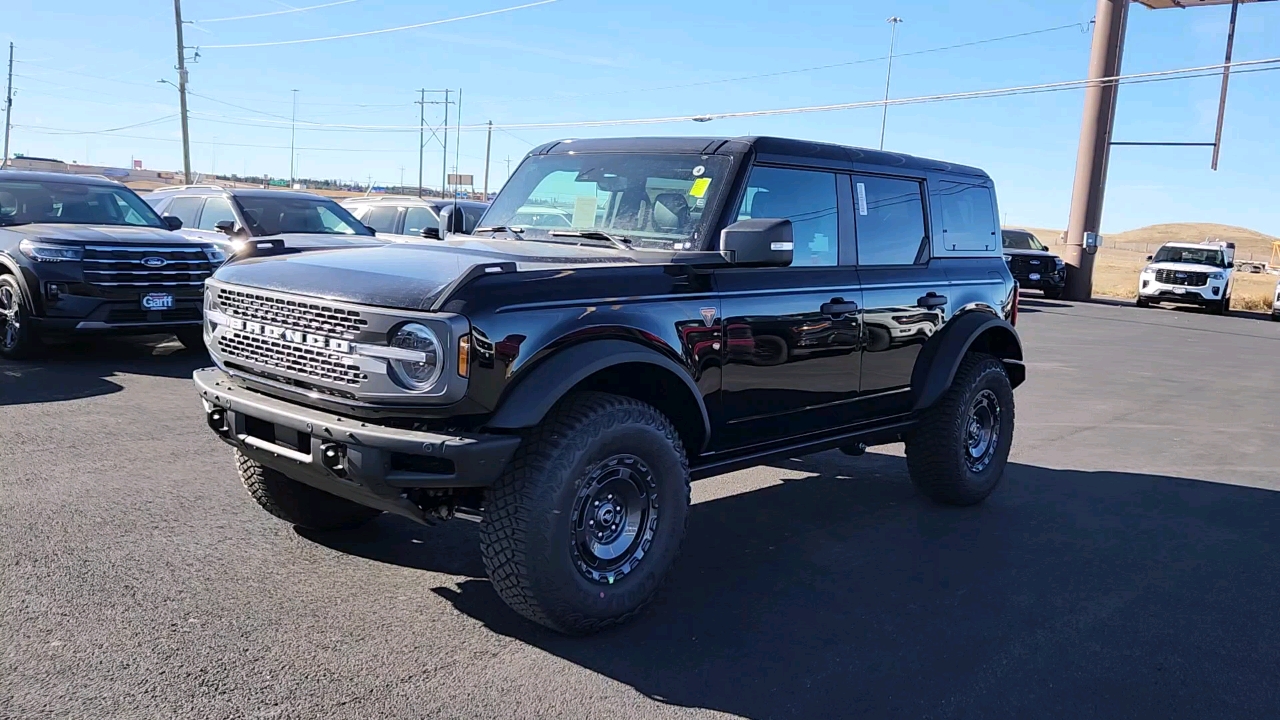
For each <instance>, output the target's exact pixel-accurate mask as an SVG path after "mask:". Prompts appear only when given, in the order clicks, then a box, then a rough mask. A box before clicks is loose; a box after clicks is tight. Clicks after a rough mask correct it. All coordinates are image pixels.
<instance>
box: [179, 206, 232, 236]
mask: <svg viewBox="0 0 1280 720" xmlns="http://www.w3.org/2000/svg"><path fill="white" fill-rule="evenodd" d="M223 220H230V221H231V222H233V223H234V222H235V221H236V215H235V213H234V212H232V211H231V203H229V202H227V200H226V198H209V199H208V200H205V201H204V212H202V213H200V229H201V230H217V229H218V227H217V225H218V223H220V222H222V221H223ZM183 224H184V225H185V224H186V223H183Z"/></svg>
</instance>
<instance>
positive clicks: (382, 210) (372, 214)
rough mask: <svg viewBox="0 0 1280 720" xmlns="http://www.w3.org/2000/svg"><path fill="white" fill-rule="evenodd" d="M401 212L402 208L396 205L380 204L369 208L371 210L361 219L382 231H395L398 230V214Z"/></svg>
mask: <svg viewBox="0 0 1280 720" xmlns="http://www.w3.org/2000/svg"><path fill="white" fill-rule="evenodd" d="M399 212H400V208H398V207H396V206H394V205H378V206H377V207H371V208H369V212H368V213H366V214H365V215H364V216H363V217H361V218H360V220H361V221H362V222H364V224H365V225H368V226H369V227H371V228H373V229H374V230H377V231H378V232H380V233H393V232H395V231H396V214H398V213H399Z"/></svg>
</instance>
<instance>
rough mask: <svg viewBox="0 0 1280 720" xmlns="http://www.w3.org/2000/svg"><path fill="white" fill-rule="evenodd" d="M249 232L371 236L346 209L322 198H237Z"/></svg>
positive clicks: (260, 234)
mask: <svg viewBox="0 0 1280 720" xmlns="http://www.w3.org/2000/svg"><path fill="white" fill-rule="evenodd" d="M236 204H237V205H239V206H240V212H241V214H243V215H244V219H245V222H246V223H248V224H249V230H250V232H252V233H253V234H254V235H255V236H262V235H279V234H281V233H303V234H308V235H372V234H373V233H372V232H370V231H369V228H367V227H365V226H364V225H363V224H361V223H360V221H359V220H356V219H355V217H354V216H352V215H351V213H350V212H348V211H347V209H346V208H344V207H342V206H341V205H339V204H338V203H336V202H334V201H332V200H326V199H325V198H321V197H317V198H301V197H289V196H281V197H271V196H270V195H262V196H251V197H236Z"/></svg>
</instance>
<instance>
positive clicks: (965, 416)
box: [906, 353, 1013, 505]
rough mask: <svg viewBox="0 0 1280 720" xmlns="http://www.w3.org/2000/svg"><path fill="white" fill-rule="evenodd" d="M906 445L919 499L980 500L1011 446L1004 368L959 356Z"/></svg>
mask: <svg viewBox="0 0 1280 720" xmlns="http://www.w3.org/2000/svg"><path fill="white" fill-rule="evenodd" d="M906 441H907V442H906V446H907V447H906V450H907V453H906V454H907V470H908V471H909V472H910V474H911V482H913V483H914V484H915V486H916V488H917V489H918V490H919V491H920V492H921V493H922V494H924V496H925V497H927V498H929V499H930V500H933V501H934V502H938V503H942V504H944V505H973V504H976V503H979V502H982V501H983V500H984V499H986V497H987V496H988V495H990V494H991V492H992V491H993V490H995V488H996V485H998V484H999V483H1000V478H1001V477H1003V475H1004V468H1005V464H1006V463H1007V462H1008V460H1009V448H1010V447H1012V445H1013V388H1012V386H1011V385H1010V383H1009V376H1008V374H1007V373H1006V372H1005V369H1004V363H1002V362H1000V360H998V359H997V358H994V357H991V356H990V355H983V354H980V353H969V354H967V355H965V357H964V359H963V360H962V361H961V362H960V368H959V370H957V371H956V376H955V379H954V380H953V381H952V383H951V387H950V389H948V390H947V392H946V394H945V395H943V396H942V399H941V400H939V401H938V402H937V403H936V404H935V405H934V406H933V407H931V408H929V409H928V410H927V411H925V415H924V417H923V418H922V419H921V422H920V424H919V425H918V426H917V427H916V429H914V430H912V431H911V432H910V433H909V434H908V435H907V438H906Z"/></svg>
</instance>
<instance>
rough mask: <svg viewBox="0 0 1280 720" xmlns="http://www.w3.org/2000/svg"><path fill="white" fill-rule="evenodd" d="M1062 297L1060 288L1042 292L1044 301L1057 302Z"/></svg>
mask: <svg viewBox="0 0 1280 720" xmlns="http://www.w3.org/2000/svg"><path fill="white" fill-rule="evenodd" d="M1061 297H1062V288H1053V289H1048V290H1044V299H1045V300H1057V299H1059V298H1061Z"/></svg>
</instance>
